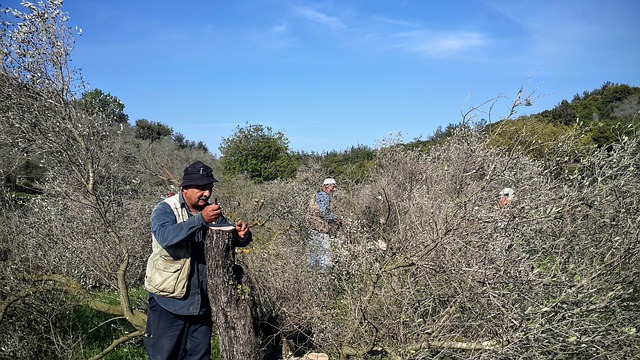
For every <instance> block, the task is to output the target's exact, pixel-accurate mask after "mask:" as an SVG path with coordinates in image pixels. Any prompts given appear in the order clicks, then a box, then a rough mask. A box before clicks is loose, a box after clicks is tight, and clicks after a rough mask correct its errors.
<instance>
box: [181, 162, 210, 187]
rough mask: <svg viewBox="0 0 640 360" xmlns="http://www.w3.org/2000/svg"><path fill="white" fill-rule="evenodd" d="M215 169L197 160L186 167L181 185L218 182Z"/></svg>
mask: <svg viewBox="0 0 640 360" xmlns="http://www.w3.org/2000/svg"><path fill="white" fill-rule="evenodd" d="M217 181H218V180H216V178H214V177H213V170H212V169H211V168H210V167H209V166H207V165H206V164H205V163H203V162H202V161H196V162H194V163H193V164H191V165H189V166H187V167H186V168H185V169H184V173H183V175H182V183H181V184H180V187H185V186H193V185H195V186H201V185H207V184H213V183H214V182H217Z"/></svg>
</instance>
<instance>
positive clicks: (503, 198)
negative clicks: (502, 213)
mask: <svg viewBox="0 0 640 360" xmlns="http://www.w3.org/2000/svg"><path fill="white" fill-rule="evenodd" d="M515 196H516V194H515V192H514V191H513V189H512V188H504V189H502V191H500V197H499V198H498V207H499V208H500V209H504V208H505V207H506V206H507V205H509V204H511V201H513V199H514V198H515Z"/></svg>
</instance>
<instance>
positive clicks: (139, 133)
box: [136, 119, 173, 141]
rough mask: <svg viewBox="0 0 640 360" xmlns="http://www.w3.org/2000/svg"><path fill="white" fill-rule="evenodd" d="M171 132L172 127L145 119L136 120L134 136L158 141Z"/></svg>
mask: <svg viewBox="0 0 640 360" xmlns="http://www.w3.org/2000/svg"><path fill="white" fill-rule="evenodd" d="M172 134H173V129H171V128H170V127H168V126H167V125H165V124H162V123H159V122H155V121H149V120H147V119H138V120H136V138H138V139H142V140H149V141H158V140H160V139H162V138H164V137H167V136H171V135H172Z"/></svg>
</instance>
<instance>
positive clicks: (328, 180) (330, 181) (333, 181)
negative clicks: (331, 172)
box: [322, 178, 336, 185]
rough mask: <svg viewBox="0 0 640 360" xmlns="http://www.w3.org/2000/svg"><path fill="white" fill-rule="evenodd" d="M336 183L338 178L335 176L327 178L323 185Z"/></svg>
mask: <svg viewBox="0 0 640 360" xmlns="http://www.w3.org/2000/svg"><path fill="white" fill-rule="evenodd" d="M335 184H336V180H335V179H333V178H326V179H324V182H323V183H322V185H335Z"/></svg>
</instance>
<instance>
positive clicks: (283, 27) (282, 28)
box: [269, 23, 288, 34]
mask: <svg viewBox="0 0 640 360" xmlns="http://www.w3.org/2000/svg"><path fill="white" fill-rule="evenodd" d="M287 31H288V26H287V24H285V23H283V24H278V25H274V26H272V27H271V29H269V32H270V33H272V34H282V33H286V32H287Z"/></svg>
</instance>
